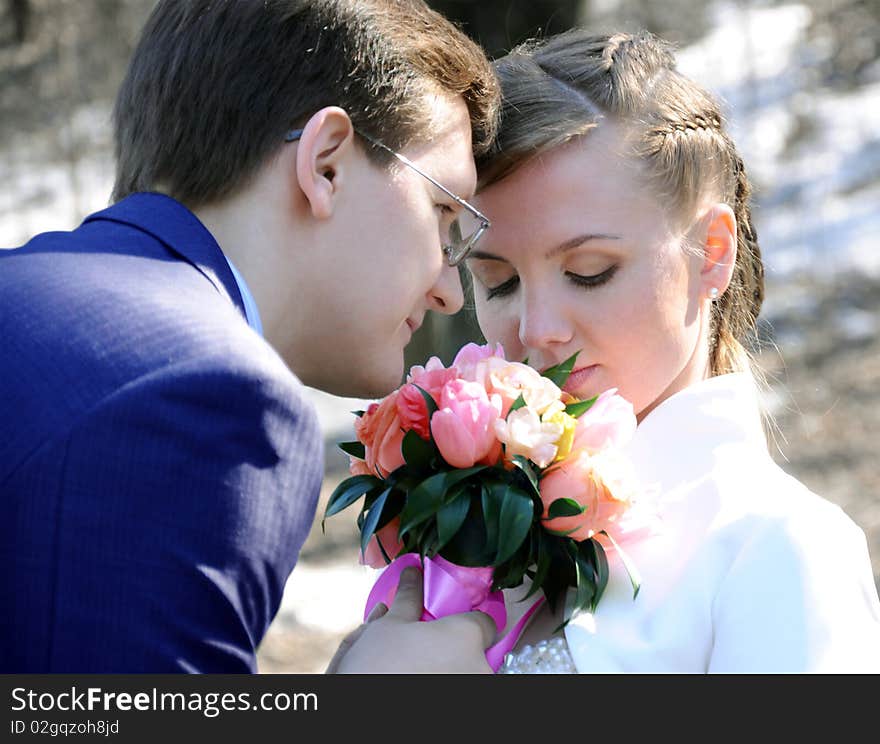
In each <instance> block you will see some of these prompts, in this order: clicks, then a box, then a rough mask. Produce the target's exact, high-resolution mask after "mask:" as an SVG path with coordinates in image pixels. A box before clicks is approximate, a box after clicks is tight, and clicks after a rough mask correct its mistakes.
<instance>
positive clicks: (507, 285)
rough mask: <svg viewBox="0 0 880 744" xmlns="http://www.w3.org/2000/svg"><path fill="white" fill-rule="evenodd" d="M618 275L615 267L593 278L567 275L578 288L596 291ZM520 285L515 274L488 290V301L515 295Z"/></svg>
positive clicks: (568, 272)
mask: <svg viewBox="0 0 880 744" xmlns="http://www.w3.org/2000/svg"><path fill="white" fill-rule="evenodd" d="M616 273H617V266H616V265H614V266H610V267H608V268H607V269H605V271H603V272H601V273H600V274H593V275H592V276H582V275H581V274H572V273H571V272H570V271H566V272H565V275H566V276H567V277H568V278H569V280H570V281H571V282H572V283H574V284H575V285H576V286H578V287H581V288H583V289H596V288H597V287H601V286H602V285H603V284H606V283H607V282H609V281H610V280H611V277H613V276H614V275H615V274H616ZM518 284H519V277H518V276H517V275H516V274H514V275H513V276H512V277H510V279H508V280H507V281H506V282H504V283H502V284H499V285H498V286H497V287H490V288H488V289H487V290H486V299H487V300H491V299H493V298H495V297H506V296H507V295H509V294H513V292H514V291H515V290H516V287H517V285H518Z"/></svg>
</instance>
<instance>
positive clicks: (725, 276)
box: [700, 203, 736, 296]
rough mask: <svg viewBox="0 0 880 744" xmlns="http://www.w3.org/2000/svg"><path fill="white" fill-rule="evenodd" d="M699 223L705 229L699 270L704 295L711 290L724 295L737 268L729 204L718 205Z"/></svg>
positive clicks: (734, 218)
mask: <svg viewBox="0 0 880 744" xmlns="http://www.w3.org/2000/svg"><path fill="white" fill-rule="evenodd" d="M702 222H703V224H704V225H705V229H706V232H705V237H704V239H703V252H704V259H703V266H702V269H701V271H700V283H701V285H702V289H703V294H704V296H710V293H711V290H712V288H713V287H714V288H715V289H717V290H718V293H719V294H724V292H725V290H726V289H727V287H728V286H729V285H730V280H731V278H732V277H733V268H734V266H735V265H736V216H735V215H734V214H733V210H732V209H731V208H730V206H729V205H727V204H723V203H718V204H713V205H712V206H711V207H710V208H709V209H708V211H707V212H706V214H705V216H704V218H703V220H702Z"/></svg>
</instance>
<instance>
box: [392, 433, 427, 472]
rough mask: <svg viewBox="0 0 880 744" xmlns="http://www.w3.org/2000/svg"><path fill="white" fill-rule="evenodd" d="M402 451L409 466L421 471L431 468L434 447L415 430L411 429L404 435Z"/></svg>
mask: <svg viewBox="0 0 880 744" xmlns="http://www.w3.org/2000/svg"><path fill="white" fill-rule="evenodd" d="M400 449H401V452H402V453H403V459H404V460H405V461H406V464H407V465H410V466H411V467H414V468H417V469H419V470H425V469H427V468H429V467H430V466H431V460H432V459H433V457H434V446H433V445H432V444H431V443H430V442H426V441H425V440H424V439H422V438H421V437H420V436H419V435H418V434H417V433H416V432H415V431H414V430H412V429H410V430H409V431H408V432H407V433H406V434H404V436H403V443H402V444H401V445H400Z"/></svg>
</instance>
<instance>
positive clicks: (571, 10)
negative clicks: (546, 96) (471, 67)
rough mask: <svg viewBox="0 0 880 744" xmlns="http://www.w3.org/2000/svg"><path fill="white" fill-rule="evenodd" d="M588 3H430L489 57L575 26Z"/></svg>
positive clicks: (467, 0)
mask: <svg viewBox="0 0 880 744" xmlns="http://www.w3.org/2000/svg"><path fill="white" fill-rule="evenodd" d="M587 4H588V3H587V2H585V0H478V1H476V2H475V1H474V0H428V5H430V6H431V7H433V8H434V9H436V10H438V11H440V12H441V13H443V15H445V16H446V17H447V18H450V19H452V20H453V21H455V22H456V23H459V24H461V27H462V30H464V31H465V33H467V34H468V35H469V36H470V37H471V38H472V39H475V40H476V41H478V42H479V43H480V44H481V45H482V46H483V48H484V49H485V50H486V52H487V54H488V55H489V56H490V57H493V58H494V57H499V56H501V55H503V54H505V53H506V52H508V51H510V49H511V47H513V46H515V45H516V44H518V43H519V42H521V41H524V40H525V39H527V38H529V37H531V36H549V35H551V34H557V33H560V32H561V31H565V30H566V29H569V28H571V27H572V26H574V25H576V24H577V23H578V22H579V20H580V18H581V17H582V13H583V8H584V6H586V5H587Z"/></svg>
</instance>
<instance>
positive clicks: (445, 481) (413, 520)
mask: <svg viewBox="0 0 880 744" xmlns="http://www.w3.org/2000/svg"><path fill="white" fill-rule="evenodd" d="M485 469H486V466H485V465H478V466H476V467H473V468H465V469H463V470H449V471H446V472H443V473H437V474H436V475H432V476H431V477H430V478H426V479H425V480H423V481H422V482H421V483H420V484H419V485H418V486H417V487H416V488H414V489H413V490H412V491H411V492H410V494H409V496H408V498H407V500H406V506H404V508H403V511H402V512H401V515H400V534H401V535H404V534H406V533H407V532H409V531H410V530H411V529H412V528H413V527H415V526H416V525H419V524H421V523H422V522H424V521H425V520H428V519H430V518H431V517H432V516H434V515H435V514H436V513H437V511H438V510H439V509H440V507H441V506H442V504H443V502H444V497H445V496H446V494H447V492H448V491H449V489H451V488H452V487H453V486H454V485H456V484H457V483H460V482H462V481H463V480H465V479H466V478H470V477H471V476H472V475H474V474H475V473H479V472H480V471H481V470H485Z"/></svg>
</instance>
